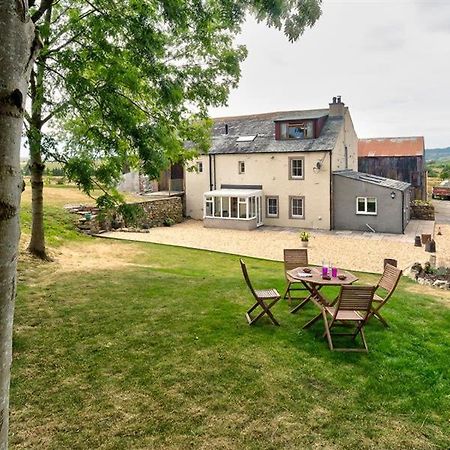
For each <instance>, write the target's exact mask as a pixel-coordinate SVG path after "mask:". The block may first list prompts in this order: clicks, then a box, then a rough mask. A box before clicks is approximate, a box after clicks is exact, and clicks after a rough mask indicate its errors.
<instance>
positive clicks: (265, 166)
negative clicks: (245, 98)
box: [184, 97, 409, 233]
mask: <svg viewBox="0 0 450 450" xmlns="http://www.w3.org/2000/svg"><path fill="white" fill-rule="evenodd" d="M358 143H359V142H358V137H357V135H356V132H355V129H354V126H353V122H352V119H351V116H350V112H349V109H348V107H346V106H345V104H344V103H343V102H342V100H341V98H340V97H333V100H332V102H331V103H330V104H329V107H328V108H325V109H316V110H304V111H287V112H274V113H266V114H256V115H248V116H239V117H224V118H218V119H215V120H214V127H213V132H212V145H211V149H210V151H209V152H208V154H206V155H201V156H199V157H197V158H196V159H195V160H193V161H191V162H190V163H189V165H188V166H189V167H187V169H188V170H186V171H185V180H184V186H185V196H186V198H185V200H186V215H187V216H190V217H192V218H193V219H198V220H203V223H204V226H206V227H217V228H234V229H246V230H250V229H254V228H256V227H258V226H261V225H263V224H264V225H271V226H283V227H299V228H302V229H322V230H330V229H359V230H365V231H370V230H376V231H384V232H392V233H402V232H403V231H404V228H405V227H406V224H407V223H408V221H409V184H408V183H401V182H397V181H395V180H388V179H386V178H384V177H379V176H373V175H369V174H365V173H360V172H357V170H358ZM338 194H339V195H338ZM343 211H345V213H344V214H343Z"/></svg>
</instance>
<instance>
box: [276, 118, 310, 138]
mask: <svg viewBox="0 0 450 450" xmlns="http://www.w3.org/2000/svg"><path fill="white" fill-rule="evenodd" d="M277 125H278V126H279V134H278V132H276V135H277V136H279V138H278V139H289V140H290V139H292V140H300V139H312V138H314V121H312V120H305V121H293V120H292V121H289V122H281V123H279V124H277Z"/></svg>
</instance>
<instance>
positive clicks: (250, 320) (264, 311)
mask: <svg viewBox="0 0 450 450" xmlns="http://www.w3.org/2000/svg"><path fill="white" fill-rule="evenodd" d="M278 300H280V297H279V298H276V299H274V300H273V301H272V302H271V303H270V304H268V305H266V304H265V303H264V301H263V300H261V301H258V302H257V303H255V304H254V305H253V306H252V307H251V308H250V309H249V310H248V311H247V313H246V314H245V317H246V318H247V322H248V324H249V325H253V324H254V323H255V322H257V321H258V320H259V319H261V317H263V316H264V315H265V314H267V315H268V316H269V319H270V320H271V321H272V322H273V324H274V325H277V326H280V324H279V323H278V321H277V320H276V319H275V317H274V316H273V314H272V312H271V311H270V308H271V307H272V306H273V305H275V303H277V302H278ZM257 306H261V308H262V311H261V312H260V313H259V314H258V315H257V316H256V317H253V318H252V317H251V316H250V313H251V312H252V311H253V310H254V309H255V308H256V307H257Z"/></svg>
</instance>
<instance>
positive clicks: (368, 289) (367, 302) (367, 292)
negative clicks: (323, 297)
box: [336, 286, 376, 315]
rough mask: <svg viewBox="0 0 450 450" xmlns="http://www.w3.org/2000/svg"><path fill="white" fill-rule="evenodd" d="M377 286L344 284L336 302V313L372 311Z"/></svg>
mask: <svg viewBox="0 0 450 450" xmlns="http://www.w3.org/2000/svg"><path fill="white" fill-rule="evenodd" d="M375 289H376V286H342V287H341V292H340V294H339V298H338V301H337V304H336V315H337V313H338V311H339V310H341V311H361V312H362V311H365V312H366V315H368V314H369V312H370V306H371V304H372V300H373V295H374V293H375Z"/></svg>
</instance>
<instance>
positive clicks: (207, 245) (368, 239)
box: [100, 220, 450, 273]
mask: <svg viewBox="0 0 450 450" xmlns="http://www.w3.org/2000/svg"><path fill="white" fill-rule="evenodd" d="M441 228H442V236H436V247H437V250H438V253H437V260H438V263H440V262H442V263H444V260H445V259H449V258H450V225H442V226H441ZM312 234H313V237H312V239H311V240H310V242H309V248H308V249H309V251H308V255H309V260H310V262H311V263H312V264H315V265H320V264H321V263H322V261H323V260H325V261H326V262H328V261H331V262H332V263H333V264H335V265H337V266H338V267H341V268H343V269H349V270H359V271H363V272H375V273H380V272H381V271H382V270H383V260H384V258H393V259H396V260H397V261H398V265H399V267H400V268H402V269H403V268H406V267H408V266H409V265H412V264H413V263H414V262H416V261H418V262H421V263H424V262H425V261H428V260H429V257H430V254H429V253H426V252H425V251H424V248H423V247H414V240H413V238H411V239H406V240H405V235H387V234H381V233H376V234H373V233H360V234H350V235H348V234H339V233H336V232H313V233H312ZM100 236H101V237H109V238H115V239H125V240H132V241H141V242H153V243H160V244H169V245H176V246H182V247H190V248H198V249H204V250H213V251H219V252H224V253H232V254H236V255H243V256H254V257H258V258H265V259H272V260H278V261H282V260H283V249H284V248H298V247H299V237H298V231H293V230H289V229H274V228H273V227H272V228H270V229H264V227H263V228H260V229H258V230H257V231H240V230H220V229H214V228H204V227H203V223H202V222H201V221H195V220H187V221H185V222H183V223H180V224H177V225H174V226H172V227H162V228H152V229H150V230H149V232H148V233H129V232H110V233H104V234H102V235H100ZM449 263H450V261H449Z"/></svg>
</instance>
